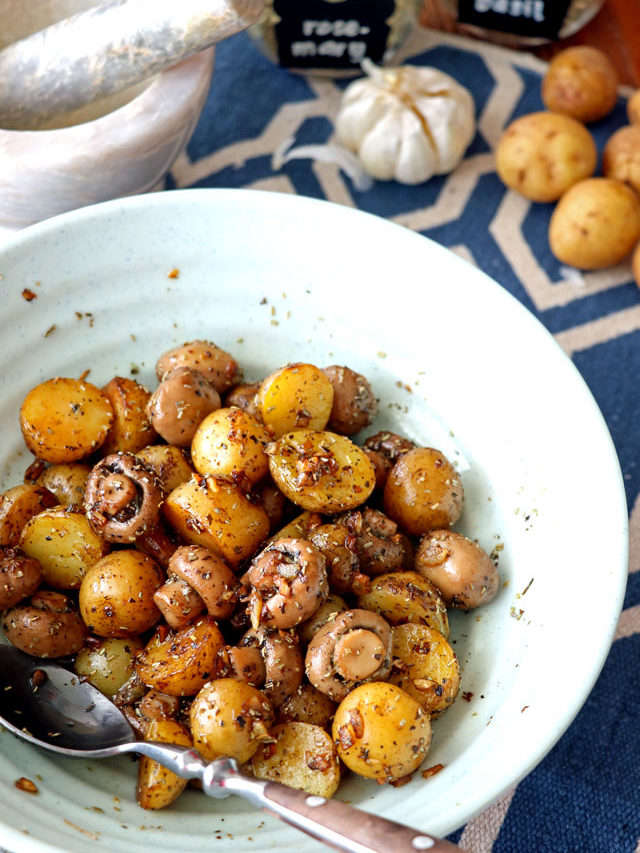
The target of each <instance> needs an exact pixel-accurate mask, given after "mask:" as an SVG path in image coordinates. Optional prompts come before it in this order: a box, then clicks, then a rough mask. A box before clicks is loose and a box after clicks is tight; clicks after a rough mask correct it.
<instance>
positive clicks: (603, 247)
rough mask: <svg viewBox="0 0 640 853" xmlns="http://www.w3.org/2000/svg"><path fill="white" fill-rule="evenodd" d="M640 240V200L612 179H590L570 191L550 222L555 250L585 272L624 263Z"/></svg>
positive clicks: (569, 264)
mask: <svg viewBox="0 0 640 853" xmlns="http://www.w3.org/2000/svg"><path fill="white" fill-rule="evenodd" d="M638 240H640V197H639V196H638V195H637V194H636V193H635V192H634V191H633V190H632V189H630V187H628V186H627V185H626V184H623V183H621V182H620V181H615V180H613V179H612V178H589V179H588V180H586V181H580V183H578V184H575V185H574V186H573V187H571V189H570V190H568V191H567V192H566V193H565V195H564V196H563V197H562V198H561V199H560V201H559V202H558V204H557V206H556V209H555V210H554V211H553V214H552V216H551V221H550V223H549V243H550V246H551V251H552V252H553V254H554V255H555V256H556V258H557V259H558V260H559V261H560V262H561V263H563V264H567V265H568V266H571V267H577V268H578V269H583V270H595V269H601V268H604V267H611V266H614V265H615V264H618V263H620V262H621V261H623V260H624V259H625V258H626V257H627V256H628V255H629V254H630V252H631V251H632V249H633V248H634V246H635V245H636V243H637V242H638Z"/></svg>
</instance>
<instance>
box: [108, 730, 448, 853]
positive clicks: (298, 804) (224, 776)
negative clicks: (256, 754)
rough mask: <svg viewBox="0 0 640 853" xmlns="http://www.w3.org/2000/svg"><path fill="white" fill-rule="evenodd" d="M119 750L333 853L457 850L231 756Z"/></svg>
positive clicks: (146, 745) (158, 747)
mask: <svg viewBox="0 0 640 853" xmlns="http://www.w3.org/2000/svg"><path fill="white" fill-rule="evenodd" d="M117 749H119V750H121V751H135V752H139V753H143V754H144V755H148V756H149V757H150V758H154V759H155V760H156V761H158V762H159V763H160V764H162V765H164V766H165V767H168V768H169V769H170V770H173V771H174V773H177V774H178V775H179V776H183V777H184V778H186V779H199V780H200V781H201V782H202V790H203V791H204V792H205V794H208V795H209V796H210V797H216V798H222V797H227V796H229V794H237V795H238V796H240V797H244V799H246V800H248V801H249V802H250V803H252V804H253V805H254V806H257V807H258V808H260V809H264V810H265V811H267V812H270V813H271V814H273V815H275V816H276V817H279V818H280V819H281V820H283V821H285V822H286V823H288V824H290V825H291V826H295V827H296V828H297V829H301V830H302V831H303V832H306V833H307V835H311V836H312V837H313V838H317V839H318V841H322V842H323V843H324V844H328V845H329V846H330V847H333V848H335V849H336V850H346V851H348V853H373V851H375V853H417V852H418V851H421V850H430V851H431V853H453V851H455V850H458V851H459V850H460V848H459V847H456V845H455V844H450V843H449V842H448V841H444V840H443V839H438V838H434V837H433V836H432V835H428V834H427V833H425V832H419V831H418V830H416V829H411V828H410V827H408V826H405V825H404V824H401V823H395V822H394V821H392V820H387V819H386V818H383V817H378V816H377V815H372V814H369V813H368V812H364V811H361V810H360V809H356V808H353V807H352V806H348V805H347V804H346V803H341V802H339V801H338V800H327V799H325V798H324V797H318V796H313V795H309V794H307V793H305V792H304V791H298V790H296V789H295V788H288V787H286V786H285V785H280V784H278V783H277V782H265V781H263V780H261V779H254V778H253V777H251V776H247V775H246V774H245V773H242V772H241V771H240V769H239V768H238V764H237V762H235V761H234V760H233V759H232V758H218V759H217V760H215V761H212V762H210V763H207V762H206V761H205V760H204V759H203V758H202V756H201V755H200V754H199V753H198V752H196V750H194V749H189V748H188V747H184V746H176V745H173V744H164V743H152V742H149V741H141V742H138V743H134V744H127V745H126V746H124V747H117Z"/></svg>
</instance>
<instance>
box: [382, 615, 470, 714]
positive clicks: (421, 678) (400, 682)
mask: <svg viewBox="0 0 640 853" xmlns="http://www.w3.org/2000/svg"><path fill="white" fill-rule="evenodd" d="M391 635H392V651H391V654H392V656H393V667H392V669H391V675H390V677H389V681H390V682H391V684H396V685H397V686H398V687H401V688H402V689H403V690H404V691H405V692H406V693H408V694H409V696H412V697H413V698H414V699H415V700H416V702H418V703H419V704H420V705H422V707H423V708H424V710H425V711H426V712H427V714H429V716H430V717H431V718H432V719H433V718H434V717H437V716H439V715H440V714H441V713H442V712H443V711H446V709H447V708H448V707H449V706H450V705H452V704H453V702H454V700H455V698H456V696H457V695H458V690H459V689H460V666H459V664H458V658H457V657H456V653H455V652H454V650H453V648H452V646H451V645H450V644H449V643H448V642H447V640H445V638H444V637H443V636H442V634H441V633H440V632H439V631H436V630H435V629H434V628H430V627H429V626H428V625H418V624H417V623H412V622H407V623H405V624H404V625H395V626H394V627H393V628H392V629H391Z"/></svg>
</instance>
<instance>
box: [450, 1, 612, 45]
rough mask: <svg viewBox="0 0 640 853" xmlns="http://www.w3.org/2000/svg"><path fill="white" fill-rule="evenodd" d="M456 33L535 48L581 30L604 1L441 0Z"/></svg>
mask: <svg viewBox="0 0 640 853" xmlns="http://www.w3.org/2000/svg"><path fill="white" fill-rule="evenodd" d="M440 2H441V3H442V4H443V5H444V6H445V7H446V9H447V11H449V12H450V13H451V14H452V15H455V16H457V21H458V30H459V31H461V32H465V33H468V34H469V35H473V36H478V37H480V38H483V39H486V40H487V41H493V42H498V43H500V44H506V45H511V46H514V47H516V46H535V45H539V44H544V43H545V42H549V41H555V40H556V39H559V38H567V37H568V36H571V35H573V34H574V33H576V32H578V30H580V29H582V27H584V25H585V24H587V23H588V22H589V21H590V20H591V18H593V17H594V15H595V14H596V13H597V12H598V11H599V10H600V9H601V8H602V6H603V4H604V0H440Z"/></svg>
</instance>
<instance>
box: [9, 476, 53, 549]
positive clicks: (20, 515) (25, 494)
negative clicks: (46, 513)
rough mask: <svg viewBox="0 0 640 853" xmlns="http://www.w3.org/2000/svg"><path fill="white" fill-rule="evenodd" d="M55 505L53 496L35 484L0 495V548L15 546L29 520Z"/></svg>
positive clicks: (23, 485)
mask: <svg viewBox="0 0 640 853" xmlns="http://www.w3.org/2000/svg"><path fill="white" fill-rule="evenodd" d="M55 504H56V499H55V496H54V495H52V494H51V492H50V491H48V490H47V489H45V488H44V487H43V486H38V485H36V484H35V483H23V484H21V485H20V486H13V488H11V489H7V491H6V492H3V493H2V494H1V495H0V546H2V545H17V544H18V542H19V541H20V534H21V533H22V528H23V527H24V526H25V524H26V523H27V522H28V521H29V519H30V518H33V516H34V515H37V514H38V513H39V512H42V510H43V509H47V508H48V507H51V506H55Z"/></svg>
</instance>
